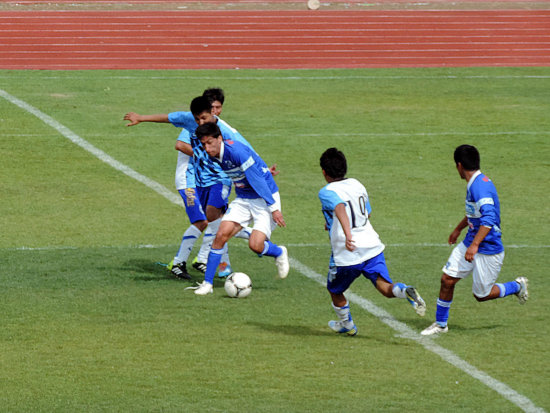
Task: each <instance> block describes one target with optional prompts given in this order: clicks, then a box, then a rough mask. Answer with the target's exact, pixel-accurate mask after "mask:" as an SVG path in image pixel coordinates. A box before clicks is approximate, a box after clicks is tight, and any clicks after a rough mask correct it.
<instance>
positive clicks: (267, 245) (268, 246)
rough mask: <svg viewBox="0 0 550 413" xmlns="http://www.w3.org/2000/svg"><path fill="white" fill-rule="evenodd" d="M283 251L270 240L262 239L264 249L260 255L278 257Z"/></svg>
mask: <svg viewBox="0 0 550 413" xmlns="http://www.w3.org/2000/svg"><path fill="white" fill-rule="evenodd" d="M282 253H283V250H282V249H281V247H279V246H278V245H277V244H274V243H272V242H271V241H264V250H263V251H262V253H261V254H260V255H267V256H268V257H278V256H279V255H281V254H282Z"/></svg>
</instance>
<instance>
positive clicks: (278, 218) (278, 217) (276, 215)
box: [271, 210, 286, 227]
mask: <svg viewBox="0 0 550 413" xmlns="http://www.w3.org/2000/svg"><path fill="white" fill-rule="evenodd" d="M271 215H272V216H273V221H275V223H276V224H277V225H278V226H280V227H286V222H285V219H284V218H283V214H282V213H281V211H279V210H277V211H273V213H272V214H271Z"/></svg>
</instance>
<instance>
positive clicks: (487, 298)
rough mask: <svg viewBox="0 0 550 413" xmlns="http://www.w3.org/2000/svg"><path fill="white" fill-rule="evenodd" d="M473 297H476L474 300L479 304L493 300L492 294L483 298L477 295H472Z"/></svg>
mask: <svg viewBox="0 0 550 413" xmlns="http://www.w3.org/2000/svg"><path fill="white" fill-rule="evenodd" d="M472 295H473V296H474V298H475V299H476V300H477V301H478V302H480V303H481V302H483V301H487V300H490V299H491V294H487V295H485V296H483V297H480V296H479V295H476V293H472Z"/></svg>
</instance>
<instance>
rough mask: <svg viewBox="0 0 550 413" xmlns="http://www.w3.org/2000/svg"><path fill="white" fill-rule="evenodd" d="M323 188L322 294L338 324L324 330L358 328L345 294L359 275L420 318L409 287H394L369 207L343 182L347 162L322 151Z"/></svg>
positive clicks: (357, 186)
mask: <svg viewBox="0 0 550 413" xmlns="http://www.w3.org/2000/svg"><path fill="white" fill-rule="evenodd" d="M320 165H321V170H322V172H323V176H324V177H325V180H326V181H327V183H328V184H327V185H326V186H324V187H323V188H322V189H321V190H320V191H319V199H320V200H321V207H322V210H323V215H324V217H325V221H326V225H325V228H326V229H327V230H328V233H329V237H330V244H331V246H332V255H331V257H330V265H329V272H328V277H327V289H328V291H329V293H330V296H331V298H332V307H333V308H334V311H335V312H336V315H337V316H338V320H332V321H329V323H328V325H329V327H330V328H331V329H332V330H333V331H335V332H337V333H341V334H347V335H350V336H354V335H356V334H357V327H356V325H355V323H354V322H353V318H352V317H351V313H350V306H349V303H348V301H347V299H346V296H345V295H344V292H345V291H346V290H347V289H348V288H349V287H350V285H351V284H352V283H353V281H355V279H357V278H358V277H360V276H361V275H363V276H364V277H365V278H367V279H369V280H370V281H371V282H372V284H373V285H374V287H375V288H376V289H377V290H378V291H379V292H380V293H382V295H384V296H385V297H388V298H393V297H397V298H406V299H407V300H408V301H409V303H410V304H411V305H412V307H413V308H414V310H415V311H416V313H417V314H418V315H420V316H423V315H424V314H425V312H426V304H425V303H424V300H423V299H422V297H420V294H418V291H416V289H415V288H414V287H412V286H410V285H405V284H403V283H394V282H393V281H392V279H391V278H390V275H389V272H388V268H387V266H386V261H385V259H384V253H383V251H384V244H382V242H381V241H380V238H379V237H378V234H377V233H376V231H375V230H374V228H373V227H372V225H371V222H370V215H371V206H370V202H369V196H368V194H367V190H366V189H365V187H364V186H363V185H362V184H361V182H359V181H358V180H357V179H354V178H346V177H345V176H346V173H347V161H346V157H345V156H344V154H343V153H342V152H341V151H339V150H338V149H336V148H329V149H327V150H326V151H325V152H324V153H323V154H322V155H321V159H320Z"/></svg>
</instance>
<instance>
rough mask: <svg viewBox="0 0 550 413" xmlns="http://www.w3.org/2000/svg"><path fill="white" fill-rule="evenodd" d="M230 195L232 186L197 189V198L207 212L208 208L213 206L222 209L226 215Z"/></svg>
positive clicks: (200, 187)
mask: <svg viewBox="0 0 550 413" xmlns="http://www.w3.org/2000/svg"><path fill="white" fill-rule="evenodd" d="M230 193H231V186H228V185H224V184H214V185H210V186H198V187H197V196H198V197H199V201H200V203H201V205H202V208H203V209H204V210H205V211H206V207H207V206H213V207H215V208H218V209H221V210H222V212H223V213H225V211H227V204H228V203H229V194H230Z"/></svg>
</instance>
